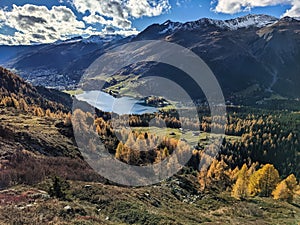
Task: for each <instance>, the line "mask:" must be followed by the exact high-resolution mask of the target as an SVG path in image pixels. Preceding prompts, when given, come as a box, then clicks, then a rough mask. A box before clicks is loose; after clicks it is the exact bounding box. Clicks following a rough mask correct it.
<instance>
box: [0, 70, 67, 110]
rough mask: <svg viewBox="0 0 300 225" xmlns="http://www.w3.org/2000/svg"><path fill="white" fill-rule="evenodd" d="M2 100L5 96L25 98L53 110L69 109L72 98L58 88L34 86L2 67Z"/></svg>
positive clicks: (33, 104) (0, 87)
mask: <svg viewBox="0 0 300 225" xmlns="http://www.w3.org/2000/svg"><path fill="white" fill-rule="evenodd" d="M0 78H1V79H0V102H1V100H2V99H4V98H5V97H10V98H15V99H16V100H18V101H20V99H24V100H25V102H26V103H27V104H28V105H32V106H38V107H41V108H43V109H45V110H46V109H51V110H53V111H57V110H61V111H65V112H67V111H69V110H70V108H71V104H72V100H71V98H70V96H69V95H67V94H64V93H62V92H59V91H56V90H50V89H45V88H43V87H34V86H32V85H31V84H29V83H27V82H25V81H24V80H23V79H22V78H20V77H19V76H17V75H16V74H14V73H12V72H10V71H9V70H7V69H4V68H3V67H0Z"/></svg>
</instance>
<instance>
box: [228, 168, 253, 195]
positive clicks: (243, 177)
mask: <svg viewBox="0 0 300 225" xmlns="http://www.w3.org/2000/svg"><path fill="white" fill-rule="evenodd" d="M247 172H248V167H247V165H246V164H244V165H243V167H242V168H241V170H240V171H239V173H238V178H237V180H236V183H235V184H234V185H233V188H232V192H231V196H232V197H234V198H236V199H241V200H242V199H245V198H246V197H247V196H248V179H249V177H248V176H247Z"/></svg>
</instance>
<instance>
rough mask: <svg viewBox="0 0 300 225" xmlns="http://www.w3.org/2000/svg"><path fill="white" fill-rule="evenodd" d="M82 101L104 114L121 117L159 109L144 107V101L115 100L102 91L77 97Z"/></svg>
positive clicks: (121, 98) (125, 98) (127, 98)
mask: <svg viewBox="0 0 300 225" xmlns="http://www.w3.org/2000/svg"><path fill="white" fill-rule="evenodd" d="M76 98H77V99H78V100H80V101H84V102H87V103H89V104H90V105H92V106H94V107H95V108H97V109H99V110H101V111H104V112H114V113H117V114H119V115H125V114H138V115H141V114H145V113H154V112H157V111H158V110H157V108H155V107H151V106H146V105H144V100H138V99H134V98H131V97H120V98H115V97H113V96H111V95H109V94H107V93H105V92H102V91H86V92H84V93H82V94H79V95H76Z"/></svg>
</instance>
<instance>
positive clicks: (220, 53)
mask: <svg viewBox="0 0 300 225" xmlns="http://www.w3.org/2000/svg"><path fill="white" fill-rule="evenodd" d="M299 30H300V21H299V20H296V19H292V18H289V17H286V18H282V19H277V18H274V17H272V16H268V15H247V16H244V17H240V18H236V19H232V20H225V21H221V20H212V19H208V18H204V19H200V20H197V21H193V22H187V23H179V22H171V21H166V22H165V23H163V24H153V25H151V26H149V27H148V28H146V29H145V30H144V31H142V32H141V33H140V34H138V35H137V36H136V37H129V38H125V39H122V38H121V37H117V38H116V39H111V37H109V38H108V39H107V40H101V39H100V40H99V37H91V38H90V39H89V40H83V39H80V38H79V39H74V40H69V41H66V42H62V43H56V44H51V45H46V46H38V47H36V46H35V47H33V49H34V50H25V51H23V53H21V54H18V56H17V57H13V58H12V59H11V60H10V62H8V64H9V66H10V67H11V68H15V69H17V70H18V71H20V74H21V75H22V76H23V77H24V78H25V79H28V80H30V81H31V82H32V83H33V84H39V85H43V86H51V87H55V88H62V89H63V88H66V87H69V88H74V87H75V86H76V84H77V83H78V81H79V80H80V78H81V76H82V75H83V73H84V70H85V69H86V68H87V67H88V66H89V65H90V64H91V63H92V62H93V61H94V60H95V59H97V58H98V57H99V56H101V55H102V54H103V53H104V52H107V51H109V49H111V48H113V47H115V46H118V45H121V44H124V43H129V42H132V41H139V40H166V41H168V42H172V43H177V44H179V45H182V46H184V47H186V48H188V49H190V50H192V51H193V52H195V53H196V54H197V55H199V56H200V57H201V58H202V59H203V60H204V61H205V62H206V63H207V64H208V66H209V67H210V68H211V69H212V71H213V72H214V74H215V75H216V77H217V79H218V81H219V82H220V85H221V87H222V89H223V91H224V94H225V97H226V98H236V97H239V98H245V97H249V96H250V97H251V98H252V102H257V101H259V100H262V99H264V98H271V97H272V96H273V95H278V96H282V97H287V98H299V97H300V92H299V90H298V88H297V85H296V84H297V83H299V79H300V78H299V74H300V67H299V63H298V62H299V59H300V43H299V42H300V32H299ZM123 72H124V73H123V75H125V77H126V74H131V75H132V74H135V75H139V76H140V78H143V77H145V76H149V75H153V74H155V75H157V72H159V74H158V75H159V76H165V77H167V78H168V77H169V78H170V76H172V74H176V75H177V76H178V77H181V76H183V75H182V74H180V72H178V71H174V70H173V72H172V70H170V68H164V67H163V66H162V65H157V64H153V65H151V66H149V64H144V65H141V64H139V65H137V66H136V67H134V66H131V69H130V68H125V69H124V70H123ZM137 73H138V74H137ZM28 74H30V75H28ZM164 74H165V75H164ZM128 79H129V78H128ZM122 80H124V79H122ZM125 80H126V79H125ZM178 80H182V79H178ZM137 82H139V79H138V80H137ZM180 85H185V84H180ZM189 85H190V84H189V83H187V84H186V85H185V86H189ZM120 86H122V85H120ZM138 86H140V85H139V84H138ZM245 90H246V91H245ZM249 90H251V91H250V93H249ZM120 91H121V92H122V90H120ZM246 92H247V93H248V95H247V96H244V93H246ZM241 93H243V94H241ZM195 97H197V96H195ZM198 97H199V96H198Z"/></svg>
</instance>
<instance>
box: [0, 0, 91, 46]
mask: <svg viewBox="0 0 300 225" xmlns="http://www.w3.org/2000/svg"><path fill="white" fill-rule="evenodd" d="M0 20H1V21H2V24H4V25H6V26H8V27H10V28H13V29H15V30H16V32H15V33H14V34H13V35H1V36H0V42H1V43H2V44H30V43H34V42H38V43H49V42H53V41H56V40H58V39H66V38H68V37H69V36H70V35H72V34H82V33H83V32H84V28H85V24H84V23H83V22H82V21H78V20H77V19H76V16H75V15H74V13H73V12H72V10H70V9H69V8H67V7H65V6H53V7H52V8H51V9H50V10H49V9H48V8H47V7H45V6H36V5H30V4H27V5H24V6H16V5H13V7H12V10H11V11H5V10H0ZM5 36H6V37H5Z"/></svg>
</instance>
